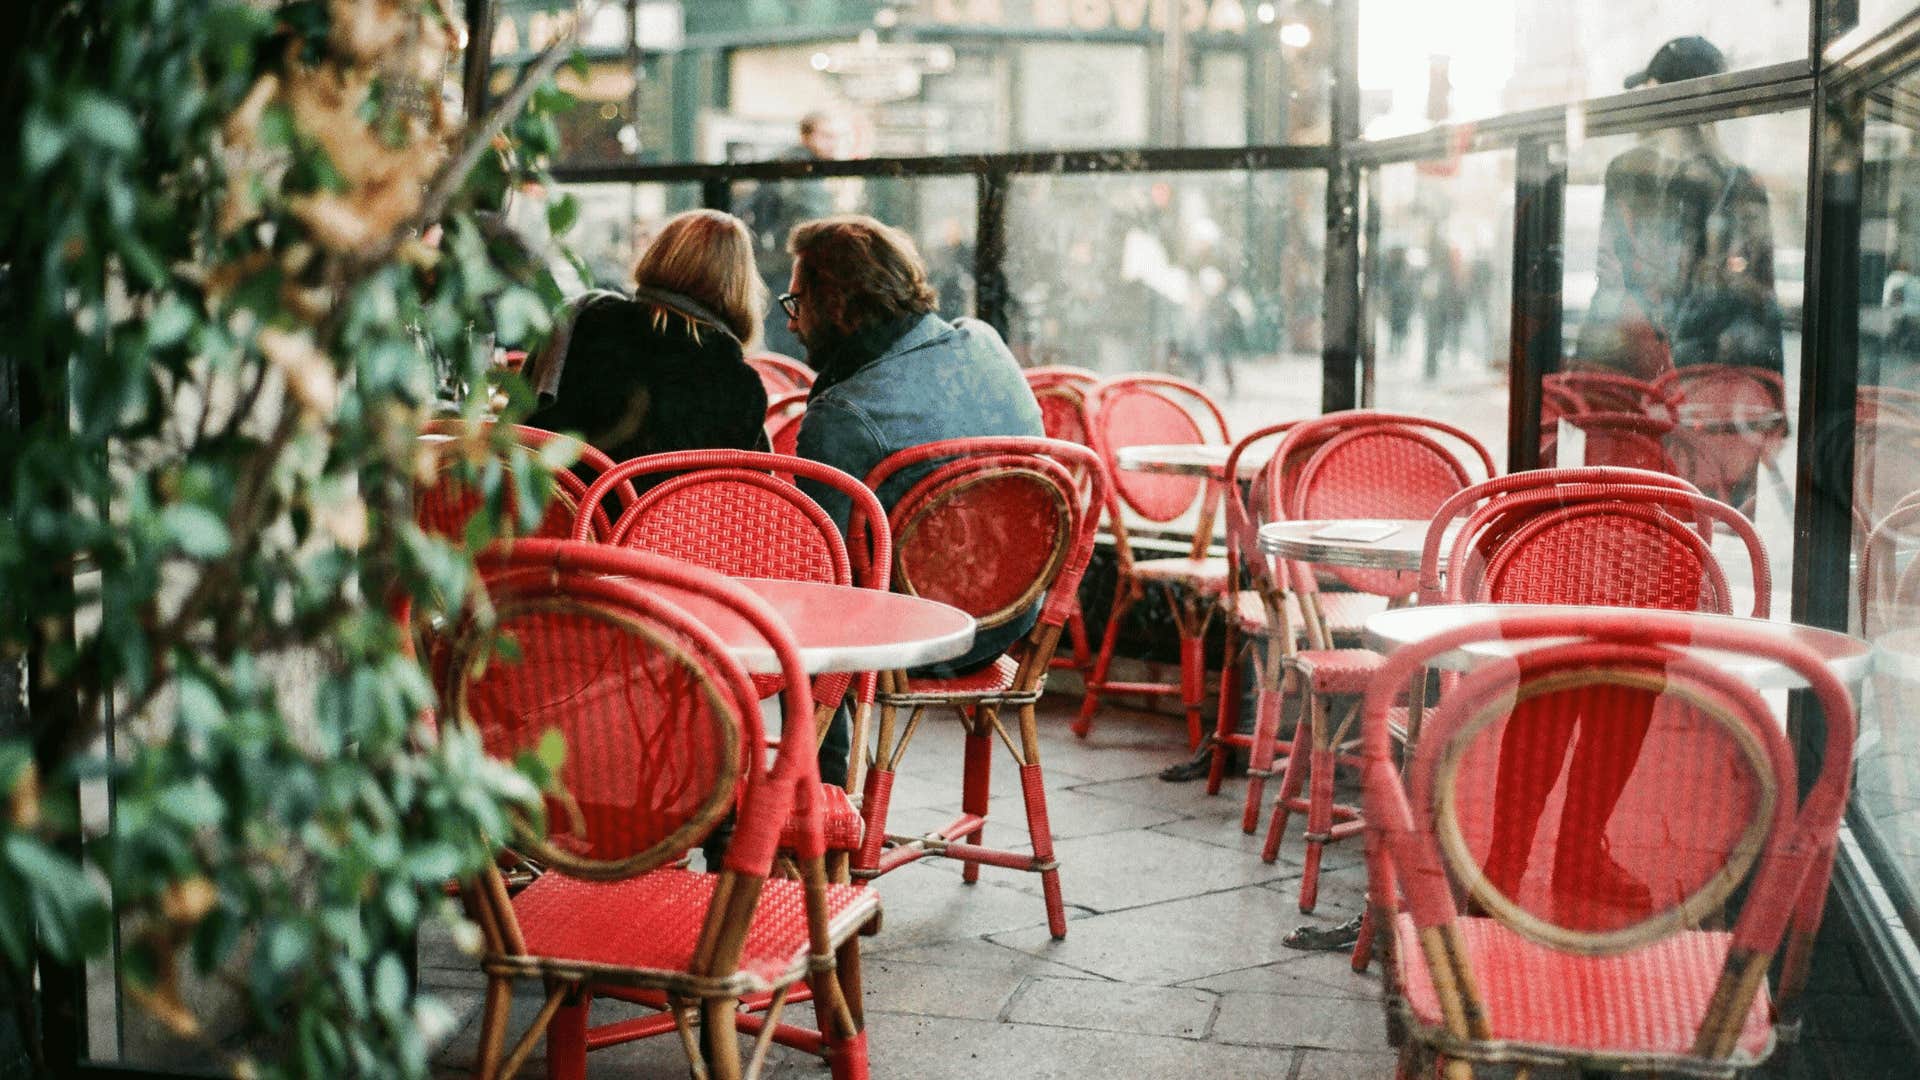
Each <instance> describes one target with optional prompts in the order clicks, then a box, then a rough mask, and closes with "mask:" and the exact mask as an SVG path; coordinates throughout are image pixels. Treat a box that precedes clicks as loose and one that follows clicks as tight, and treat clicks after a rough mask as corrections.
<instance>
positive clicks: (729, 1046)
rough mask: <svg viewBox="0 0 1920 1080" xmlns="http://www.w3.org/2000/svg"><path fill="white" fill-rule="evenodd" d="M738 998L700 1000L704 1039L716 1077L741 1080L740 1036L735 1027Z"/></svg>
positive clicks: (709, 1071)
mask: <svg viewBox="0 0 1920 1080" xmlns="http://www.w3.org/2000/svg"><path fill="white" fill-rule="evenodd" d="M738 1005H739V1000H738V999H737V998H710V999H708V1000H706V1001H702V1002H701V1003H700V1040H701V1046H702V1048H703V1049H704V1051H705V1053H706V1057H707V1075H708V1076H710V1077H712V1080H741V1073H740V1038H739V1035H738V1034H737V1029H736V1026H735V1018H736V1016H737V1015H738V1014H737V1013H735V1011H734V1010H735V1008H736V1007H737V1006H738Z"/></svg>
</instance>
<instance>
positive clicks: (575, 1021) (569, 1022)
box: [547, 993, 593, 1080]
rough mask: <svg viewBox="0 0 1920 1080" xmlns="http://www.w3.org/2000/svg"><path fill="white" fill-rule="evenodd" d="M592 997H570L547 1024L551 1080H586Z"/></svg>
mask: <svg viewBox="0 0 1920 1080" xmlns="http://www.w3.org/2000/svg"><path fill="white" fill-rule="evenodd" d="M592 1002H593V996H592V995H590V994H587V993H578V994H568V995H567V996H566V998H565V999H564V1000H563V1001H562V1002H561V1003H560V1007H559V1008H558V1009H555V1010H554V1013H553V1019H552V1020H550V1021H548V1022H547V1077H548V1080H586V1078H587V1009H588V1008H589V1007H590V1006H591V1005H592Z"/></svg>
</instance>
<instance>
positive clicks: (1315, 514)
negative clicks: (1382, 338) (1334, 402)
mask: <svg viewBox="0 0 1920 1080" xmlns="http://www.w3.org/2000/svg"><path fill="white" fill-rule="evenodd" d="M1275 456H1276V457H1278V458H1280V459H1282V461H1283V465H1282V471H1281V472H1280V473H1279V474H1277V477H1276V478H1277V479H1278V480H1280V481H1281V482H1282V483H1284V484H1285V488H1284V493H1283V494H1282V495H1281V496H1280V498H1281V500H1282V502H1281V505H1282V506H1283V507H1284V508H1285V510H1286V516H1287V517H1289V518H1292V519H1293V520H1296V521H1310V520H1315V519H1320V518H1408V519H1416V520H1421V521H1424V520H1427V519H1429V518H1431V517H1432V516H1433V515H1434V513H1435V512H1436V511H1438V510H1439V509H1440V507H1441V506H1442V505H1444V504H1445V503H1446V501H1447V500H1448V499H1449V498H1451V497H1452V496H1453V495H1455V494H1456V493H1458V492H1459V491H1460V490H1461V489H1462V488H1465V487H1467V486H1468V485H1470V484H1471V483H1473V482H1474V480H1475V479H1476V477H1475V473H1477V474H1478V478H1480V479H1486V478H1489V477H1491V476H1492V475H1493V473H1494V472H1495V469H1494V464H1493V456H1492V455H1491V454H1489V453H1488V452H1487V449H1486V447H1484V446H1482V445H1481V444H1480V442H1479V440H1477V439H1475V438H1474V437H1473V436H1471V435H1469V434H1467V433H1466V432H1465V431H1463V430H1461V429H1460V428H1457V427H1454V426H1453V425H1451V424H1445V423H1441V422H1439V421H1436V420H1428V419H1426V418H1424V417H1417V416H1408V415H1404V414H1397V413H1382V412H1372V411H1354V412H1349V413H1335V414H1332V415H1330V416H1325V417H1320V418H1318V419H1315V420H1309V421H1306V422H1303V423H1301V424H1298V425H1296V426H1295V427H1294V428H1293V430H1291V431H1289V432H1288V433H1287V435H1286V437H1285V438H1283V439H1282V440H1281V442H1280V445H1279V447H1277V448H1276V450H1275ZM1463 458H1464V459H1466V460H1462V459H1463ZM1295 461H1298V466H1297V469H1296V468H1295V465H1294V462H1295ZM1289 470H1291V475H1288V472H1289ZM1329 570H1330V571H1331V572H1332V573H1333V575H1334V576H1335V577H1337V578H1338V579H1339V580H1340V581H1341V582H1343V583H1344V584H1346V585H1347V587H1349V588H1351V589H1355V590H1357V591H1360V592H1367V593H1373V594H1374V595H1377V596H1406V595H1407V594H1409V593H1411V592H1413V591H1414V588H1415V586H1416V585H1417V584H1418V577H1417V575H1415V574H1412V573H1407V572H1403V571H1388V570H1357V569H1349V568H1345V567H1330V568H1329ZM1295 576H1296V578H1297V579H1298V580H1299V581H1300V587H1301V588H1303V589H1311V588H1312V587H1313V586H1311V585H1310V584H1309V583H1310V582H1311V581H1312V575H1310V574H1305V573H1301V574H1296V575H1295Z"/></svg>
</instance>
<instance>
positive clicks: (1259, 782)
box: [1240, 672, 1281, 835]
mask: <svg viewBox="0 0 1920 1080" xmlns="http://www.w3.org/2000/svg"><path fill="white" fill-rule="evenodd" d="M1280 704H1281V696H1280V691H1279V689H1278V688H1276V687H1270V686H1268V685H1266V674H1265V672H1262V673H1261V686H1260V693H1259V695H1258V696H1257V697H1256V698H1255V699H1254V714H1253V748H1252V749H1250V750H1249V751H1247V803H1246V807H1245V808H1244V809H1243V810H1242V811H1241V813H1240V831H1241V832H1243V833H1247V834H1248V835H1252V833H1253V831H1254V830H1255V829H1257V828H1259V827H1260V810H1261V808H1262V807H1263V806H1264V805H1265V800H1266V796H1267V777H1268V776H1270V775H1271V774H1272V773H1273V755H1274V751H1275V750H1276V749H1277V748H1278V747H1277V745H1276V744H1277V743H1278V742H1279V739H1280Z"/></svg>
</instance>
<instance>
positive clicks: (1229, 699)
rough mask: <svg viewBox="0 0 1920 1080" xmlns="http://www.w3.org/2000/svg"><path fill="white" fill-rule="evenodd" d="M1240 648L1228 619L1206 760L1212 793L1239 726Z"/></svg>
mask: <svg viewBox="0 0 1920 1080" xmlns="http://www.w3.org/2000/svg"><path fill="white" fill-rule="evenodd" d="M1241 652H1242V649H1241V642H1240V640H1239V634H1237V633H1236V632H1235V630H1234V621H1233V620H1232V619H1228V620H1227V639H1226V646H1225V649H1224V651H1222V653H1221V654H1220V698H1219V701H1218V702H1217V703H1216V704H1215V705H1214V724H1213V755H1212V758H1213V760H1212V761H1210V762H1208V764H1207V794H1209V795H1218V794H1220V784H1221V782H1222V781H1223V780H1225V779H1226V776H1227V755H1228V754H1229V753H1231V751H1230V750H1229V749H1228V745H1227V743H1228V740H1229V739H1231V738H1232V737H1233V736H1234V735H1235V734H1237V733H1238V730H1237V729H1238V728H1239V726H1240V693H1239V691H1240V664H1241V655H1240V654H1241Z"/></svg>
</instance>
